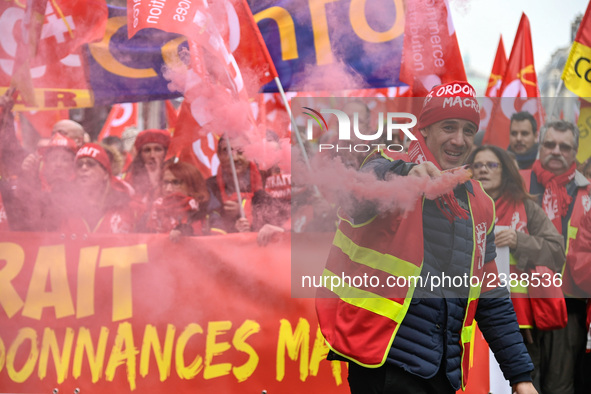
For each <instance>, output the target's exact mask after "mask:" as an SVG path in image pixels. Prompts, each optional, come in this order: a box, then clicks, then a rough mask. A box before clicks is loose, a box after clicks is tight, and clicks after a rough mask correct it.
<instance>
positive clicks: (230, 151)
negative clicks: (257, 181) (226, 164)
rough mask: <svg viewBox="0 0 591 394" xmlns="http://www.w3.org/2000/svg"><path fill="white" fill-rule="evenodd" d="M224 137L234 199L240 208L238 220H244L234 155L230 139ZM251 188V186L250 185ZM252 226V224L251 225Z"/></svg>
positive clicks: (226, 135)
mask: <svg viewBox="0 0 591 394" xmlns="http://www.w3.org/2000/svg"><path fill="white" fill-rule="evenodd" d="M225 137H226V151H227V152H228V158H229V159H230V168H231V169H232V178H233V179H234V188H235V189H236V198H237V200H238V207H239V208H240V218H242V219H244V218H245V217H246V216H245V215H244V208H242V196H241V195H240V183H239V182H238V174H237V173H236V166H235V165H234V155H232V146H231V145H230V137H229V136H228V134H227V133H226V134H225ZM251 187H252V185H251ZM251 224H252V223H251Z"/></svg>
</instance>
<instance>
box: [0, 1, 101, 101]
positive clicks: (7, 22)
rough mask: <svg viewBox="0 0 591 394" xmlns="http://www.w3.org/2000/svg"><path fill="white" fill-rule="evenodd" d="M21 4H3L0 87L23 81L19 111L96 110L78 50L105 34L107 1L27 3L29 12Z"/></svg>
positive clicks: (11, 2)
mask: <svg viewBox="0 0 591 394" xmlns="http://www.w3.org/2000/svg"><path fill="white" fill-rule="evenodd" d="M21 3H22V2H19V1H16V0H15V1H4V2H0V37H2V42H3V45H2V46H0V58H1V59H2V62H0V86H8V85H9V83H10V81H11V79H14V78H16V79H17V80H19V81H20V86H22V87H21V89H20V90H21V92H20V93H21V94H20V96H19V97H17V99H16V101H15V109H17V110H19V109H23V107H24V106H27V105H23V104H27V103H29V105H28V107H29V108H69V107H88V106H92V97H90V94H89V93H88V90H89V88H88V84H87V83H86V78H85V75H84V72H83V70H82V64H81V63H82V60H81V53H80V49H81V45H82V44H84V43H87V42H89V41H92V40H95V39H98V38H101V37H102V36H103V35H104V30H105V26H106V23H107V16H108V15H107V6H106V3H105V2H104V0H87V1H84V2H81V1H77V0H51V1H47V0H29V2H28V3H29V5H28V7H27V8H23V6H22V5H21ZM29 14H30V16H29ZM34 15H36V16H34ZM29 19H30V20H29ZM27 26H29V27H28V28H27ZM21 31H22V32H24V33H25V34H24V35H23V34H22V33H21ZM27 36H28V37H29V38H27ZM35 38H36V40H37V41H36V42H35ZM27 48H28V49H27ZM21 69H22V70H23V71H24V72H25V73H24V74H23V73H22V72H20V71H19V70H21ZM13 77H14V78H13ZM27 79H28V80H29V81H28V82H27ZM17 83H18V82H17ZM26 86H29V87H28V88H27V87H26ZM33 88H34V89H35V90H34V94H35V98H34V100H33V99H32V97H31V95H32V93H33ZM42 89H43V90H42ZM33 101H34V105H33Z"/></svg>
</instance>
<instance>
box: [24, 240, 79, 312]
mask: <svg viewBox="0 0 591 394" xmlns="http://www.w3.org/2000/svg"><path fill="white" fill-rule="evenodd" d="M48 279H49V282H50V285H51V290H50V291H49V292H46V291H45V286H46V285H47V280H48ZM46 307H53V308H54V309H55V317H56V318H58V319H59V318H62V317H66V316H71V315H73V314H74V304H73V302H72V295H71V292H70V285H69V284H68V273H67V271H66V247H65V245H53V246H41V247H40V248H39V253H38V254H37V260H36V261H35V265H34V267H33V274H32V276H31V281H30V283H29V289H28V291H27V297H26V299H25V306H24V308H23V316H26V317H30V318H32V319H37V320H40V319H41V315H42V312H43V308H46Z"/></svg>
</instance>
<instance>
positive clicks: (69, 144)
mask: <svg viewBox="0 0 591 394" xmlns="http://www.w3.org/2000/svg"><path fill="white" fill-rule="evenodd" d="M51 148H65V149H67V150H69V151H71V152H72V153H76V151H77V150H78V147H77V146H76V142H74V140H72V139H70V138H68V137H65V136H63V135H62V134H60V133H55V134H54V135H52V136H51V138H50V140H49V142H48V143H47V145H45V146H42V147H40V148H39V153H40V154H42V155H44V154H46V153H47V151H49V149H51Z"/></svg>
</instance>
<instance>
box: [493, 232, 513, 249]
mask: <svg viewBox="0 0 591 394" xmlns="http://www.w3.org/2000/svg"><path fill="white" fill-rule="evenodd" d="M495 244H496V245H497V246H499V247H501V246H508V247H509V248H510V249H515V248H516V247H517V232H516V231H515V230H513V229H512V228H507V229H504V230H501V231H499V232H498V233H497V234H496V235H495Z"/></svg>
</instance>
